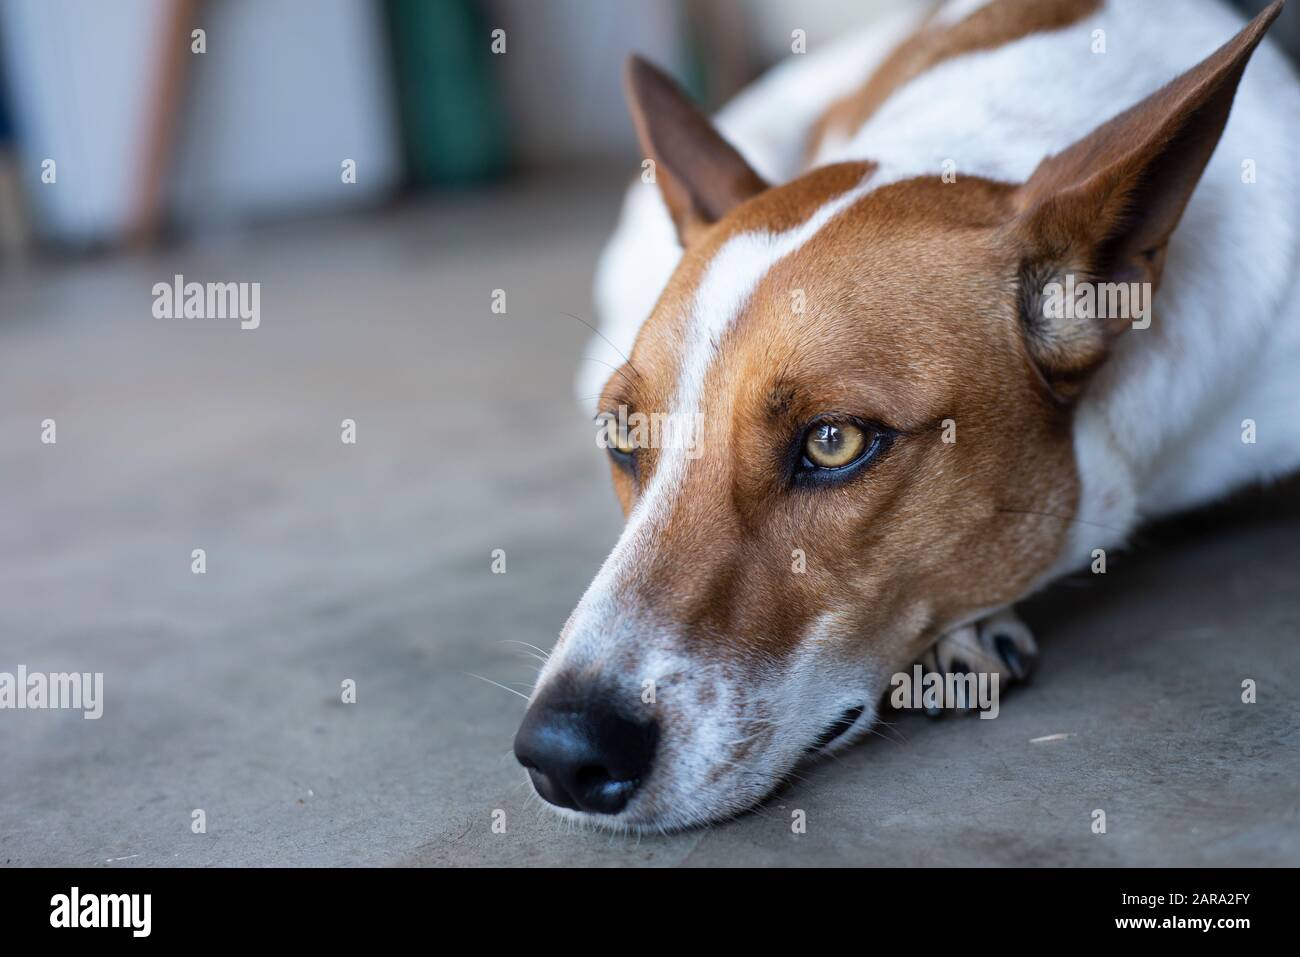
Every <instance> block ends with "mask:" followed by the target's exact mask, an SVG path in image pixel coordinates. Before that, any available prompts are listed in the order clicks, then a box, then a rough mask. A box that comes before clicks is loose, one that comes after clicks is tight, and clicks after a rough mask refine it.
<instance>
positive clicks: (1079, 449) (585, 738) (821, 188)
mask: <svg viewBox="0 0 1300 957" xmlns="http://www.w3.org/2000/svg"><path fill="white" fill-rule="evenodd" d="M1280 9H1281V0H1279V2H1278V3H1275V4H1273V5H1272V6H1270V7H1269V8H1268V9H1266V10H1265V11H1264V12H1262V13H1261V14H1260V15H1259V16H1257V17H1256V18H1255V19H1254V20H1252V21H1250V22H1249V23H1248V24H1246V25H1245V26H1244V27H1242V25H1241V20H1240V19H1239V18H1238V17H1237V16H1236V15H1235V14H1233V13H1231V12H1230V11H1229V10H1228V9H1227V8H1225V7H1222V6H1220V5H1219V3H1218V2H1216V0H1177V2H1174V0H1170V2H1163V3H1161V4H1160V5H1159V6H1158V11H1157V7H1156V5H1154V4H1152V3H1150V2H1148V0H988V2H970V0H956V2H953V3H949V4H947V5H945V6H942V7H940V8H938V9H937V10H935V11H931V12H926V13H922V14H919V15H918V16H917V17H915V18H911V19H909V18H900V19H897V20H895V21H893V22H891V23H890V24H887V25H886V26H885V27H873V28H872V29H871V30H869V31H867V32H865V33H864V34H863V35H861V36H852V37H849V38H847V39H845V40H844V41H842V42H841V43H839V44H837V45H836V46H834V47H833V48H830V49H827V50H826V51H824V52H821V53H810V54H806V55H804V56H795V57H792V58H791V59H790V60H789V61H788V62H787V63H785V64H782V65H781V66H779V67H778V68H776V69H775V70H773V71H772V72H771V73H769V74H768V75H767V76H765V77H763V78H762V79H760V80H759V81H758V82H757V83H756V84H755V85H753V86H752V87H750V88H749V89H747V90H746V91H744V92H743V93H742V94H741V95H740V96H739V97H737V98H736V100H734V101H733V102H732V104H730V105H729V106H728V107H727V108H726V109H724V110H723V111H722V113H721V114H720V115H719V116H718V118H717V123H716V126H715V125H714V123H711V122H710V121H709V120H708V119H707V118H706V117H705V116H704V115H703V114H701V113H700V112H699V111H698V110H697V109H696V108H695V107H694V106H693V105H692V104H691V102H690V101H689V100H688V98H687V97H686V96H685V95H684V94H683V92H682V91H681V90H680V89H679V88H678V87H677V86H676V84H674V83H673V81H672V80H671V79H670V78H669V77H667V76H666V75H665V74H664V73H662V72H660V71H659V70H658V69H656V68H655V67H653V66H652V65H650V64H649V63H647V62H645V61H643V60H640V59H637V58H633V59H632V60H631V61H630V62H629V65H628V68H627V73H626V86H627V92H628V98H629V102H630V107H631V113H632V118H633V121H634V125H635V127H636V130H637V133H638V136H639V139H640V143H641V146H642V150H643V152H644V156H645V159H646V162H645V164H644V166H643V170H644V172H643V175H642V177H641V179H640V180H638V181H637V182H635V183H634V184H633V185H632V187H631V189H630V190H629V192H628V195H627V197H626V200H625V203H624V209H623V213H622V218H621V221H620V224H619V226H618V229H617V231H616V233H615V235H614V237H613V239H612V240H611V242H610V243H609V245H608V246H607V248H606V250H605V252H604V253H603V255H602V258H601V262H600V264H599V267H598V272H597V280H596V302H597V308H598V310H599V312H600V318H601V325H602V329H601V336H600V339H601V341H602V343H608V346H609V348H610V349H612V350H613V352H612V353H611V354H613V355H617V356H618V357H619V358H618V359H617V368H616V369H615V371H614V374H613V375H612V376H608V379H607V381H605V382H604V383H603V386H600V387H599V391H600V400H599V404H598V412H599V413H600V415H599V416H598V419H599V421H600V422H601V426H599V427H598V434H599V435H600V436H601V437H602V441H603V444H605V445H607V446H608V455H609V459H610V471H611V474H612V477H613V484H614V488H615V490H616V493H617V495H618V498H619V500H620V502H621V504H622V507H623V510H624V513H625V515H626V519H627V522H626V526H625V528H624V530H623V532H622V534H621V536H620V538H619V539H618V542H617V544H616V545H615V546H614V549H613V551H612V553H611V554H610V555H609V557H608V558H607V560H606V561H605V562H604V564H603V565H602V566H601V568H600V571H599V573H598V574H597V575H596V577H595V580H594V581H593V582H592V583H591V585H590V587H589V588H588V589H587V591H586V593H585V594H584V595H583V596H582V598H581V600H580V601H579V603H578V605H577V607H576V609H575V610H574V612H573V614H572V615H571V617H570V618H569V619H568V621H567V623H566V624H565V625H564V628H563V630H562V633H561V635H560V637H559V640H558V642H557V644H556V646H555V649H554V652H553V653H552V654H551V655H550V657H549V659H548V660H547V662H546V663H545V665H544V666H543V668H542V670H541V672H540V674H539V677H538V680H537V683H536V687H535V689H534V692H533V694H532V696H531V698H530V704H529V707H528V710H527V713H526V715H525V717H524V720H523V723H522V725H521V726H520V728H519V731H518V734H517V736H516V738H515V753H516V756H517V758H518V760H519V761H520V763H521V764H522V765H523V766H524V768H526V769H527V773H528V775H529V777H530V779H531V781H532V784H533V787H534V788H535V789H536V791H537V793H538V794H539V795H540V796H541V797H542V798H543V799H544V800H545V801H546V802H547V803H549V804H551V805H554V806H555V808H556V809H557V810H558V812H559V813H560V814H561V815H563V816H565V817H567V818H569V819H572V820H577V821H582V822H587V823H591V824H595V825H599V826H604V827H608V828H611V829H615V830H626V831H637V832H640V831H668V830H673V829H678V828H684V827H690V826H695V825H703V824H708V823H712V822H716V821H720V820H723V819H725V818H728V817H730V816H733V815H735V814H737V813H740V812H743V811H745V810H747V809H749V808H751V807H753V806H754V805H755V804H757V803H759V802H761V801H762V800H763V798H764V797H765V796H767V795H768V794H770V793H771V792H772V791H773V790H774V789H776V788H777V787H778V786H779V785H780V784H781V783H782V782H783V781H784V780H785V779H786V778H787V776H788V775H789V774H790V772H791V770H792V769H793V768H795V767H796V766H797V765H799V764H800V763H801V762H802V761H804V760H805V759H806V758H807V757H808V756H809V755H810V754H811V753H818V752H825V751H834V750H837V749H840V748H844V747H847V746H848V745H849V744H851V743H852V742H853V741H855V740H857V739H858V738H860V737H861V736H863V735H864V734H866V733H867V732H868V730H869V729H870V728H871V726H872V724H873V723H874V722H875V721H876V720H877V718H878V716H879V715H880V713H881V709H882V707H883V706H884V702H883V699H884V697H885V695H886V693H887V691H888V689H889V686H890V682H891V676H892V675H895V674H897V673H899V672H900V670H901V669H907V668H909V667H910V666H911V665H912V664H913V663H914V662H921V663H923V665H924V668H925V669H926V671H927V672H939V673H952V672H979V673H985V674H994V675H997V676H998V677H999V678H1000V679H1001V681H1002V683H1003V684H1007V683H1010V682H1013V681H1015V680H1019V679H1023V677H1024V676H1025V675H1026V674H1027V672H1028V671H1029V669H1030V667H1031V665H1032V664H1033V661H1034V658H1035V656H1036V654H1037V649H1036V647H1035V644H1034V639H1033V637H1032V635H1031V634H1030V633H1029V631H1028V629H1027V628H1026V627H1025V626H1024V625H1023V624H1022V623H1021V622H1020V621H1019V620H1018V619H1017V617H1016V616H1015V614H1014V612H1013V611H1012V606H1013V605H1014V603H1015V602H1017V601H1018V600H1020V599H1022V598H1024V597H1025V596H1027V595H1029V594H1030V593H1032V592H1034V591H1035V590H1036V589H1038V588H1040V587H1041V586H1043V585H1044V584H1045V583H1047V582H1049V581H1051V580H1052V579H1054V578H1056V577H1058V576H1060V575H1062V574H1064V573H1067V572H1070V571H1073V570H1077V569H1080V568H1083V567H1087V566H1088V565H1089V563H1090V562H1093V561H1095V560H1096V558H1097V556H1098V555H1104V553H1105V551H1106V550H1108V549H1113V548H1116V547H1118V546H1121V545H1122V544H1123V543H1124V541H1125V538H1126V535H1127V534H1128V533H1129V532H1130V531H1131V530H1132V529H1133V528H1134V527H1135V526H1137V525H1138V524H1139V523H1141V522H1143V521H1145V520H1148V519H1151V518H1154V517H1157V516H1160V515H1164V514H1168V513H1170V512H1174V511H1178V510H1182V509H1187V508H1191V507H1193V506H1196V505H1199V504H1201V503H1205V502H1208V501H1210V500H1212V499H1215V498H1218V497H1220V496H1222V495H1224V494H1225V493H1227V492H1229V491H1231V490H1233V489H1235V488H1237V487H1238V486H1241V485H1243V484H1246V483H1251V482H1258V481H1261V480H1267V479H1269V478H1272V477H1275V476H1280V475H1283V474H1285V473H1288V472H1291V471H1293V470H1295V469H1296V468H1297V467H1300V413H1298V412H1297V410H1300V375H1298V374H1297V370H1300V307H1297V305H1296V302H1297V295H1298V294H1300V282H1298V277H1300V269H1298V268H1297V267H1298V265H1300V256H1298V248H1300V239H1298V236H1297V225H1298V222H1297V221H1298V220H1300V216H1297V209H1298V205H1300V201H1297V199H1296V192H1295V190H1296V185H1297V184H1296V183H1295V182H1293V179H1294V176H1295V173H1294V169H1295V157H1296V156H1297V155H1300V84H1298V83H1297V80H1296V77H1295V75H1294V74H1293V72H1292V71H1291V68H1290V66H1289V64H1288V63H1287V62H1286V61H1285V59H1284V58H1283V57H1282V55H1281V54H1280V53H1279V52H1278V51H1277V50H1275V49H1273V48H1271V46H1270V45H1269V44H1263V45H1261V41H1262V40H1263V38H1264V34H1265V31H1266V30H1267V28H1268V26H1269V25H1270V24H1271V23H1272V22H1273V20H1274V19H1275V18H1276V17H1277V15H1278V13H1279V11H1280ZM1248 64H1249V70H1247V65H1248ZM1084 290H1086V291H1087V294H1086V295H1085V294H1084V292H1083V291H1084ZM1144 290H1145V291H1146V292H1147V293H1149V294H1154V300H1153V302H1152V301H1150V300H1149V299H1148V298H1147V297H1144V296H1143V294H1142V293H1143V291H1144ZM1129 291H1132V293H1133V295H1132V296H1131V297H1129V296H1128V292H1129ZM1120 293H1124V295H1120ZM1125 300H1127V304H1126V302H1125ZM1105 305H1108V308H1104V307H1103V306H1105ZM605 371H606V374H607V373H608V370H605ZM596 389H597V385H596V384H595V383H594V382H593V381H591V380H588V381H586V382H584V383H583V384H582V386H581V387H580V392H582V393H585V394H590V393H592V392H594V391H596ZM629 413H631V416H629ZM638 415H639V416H642V417H643V418H644V417H646V416H653V415H659V416H664V417H666V418H667V420H668V421H672V422H676V423H677V427H676V428H669V429H666V430H662V432H661V433H659V434H656V433H655V432H654V430H643V429H640V428H639V427H638V425H636V424H633V423H632V417H635V416H638ZM611 423H612V424H611ZM647 436H650V438H649V439H647ZM684 436H690V437H691V438H692V440H691V441H686V440H684V438H683V437H684ZM604 440H607V441H604ZM960 703H961V702H954V701H952V700H950V699H945V700H944V705H947V706H951V705H953V704H960Z"/></svg>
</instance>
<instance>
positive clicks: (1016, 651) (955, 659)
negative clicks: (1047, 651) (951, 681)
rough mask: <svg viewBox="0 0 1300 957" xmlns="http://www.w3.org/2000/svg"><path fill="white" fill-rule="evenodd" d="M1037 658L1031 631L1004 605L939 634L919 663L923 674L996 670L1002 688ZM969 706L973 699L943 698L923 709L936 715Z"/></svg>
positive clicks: (1028, 670) (1024, 673)
mask: <svg viewBox="0 0 1300 957" xmlns="http://www.w3.org/2000/svg"><path fill="white" fill-rule="evenodd" d="M1037 661H1038V645H1037V644H1036V643H1035V642H1034V636H1033V634H1032V633H1031V632H1030V631H1029V629H1028V628H1027V627H1026V626H1025V623H1024V622H1022V621H1021V620H1020V618H1019V617H1018V616H1017V615H1016V613H1015V612H1014V611H1012V610H1011V609H1010V608H1005V609H1003V610H1002V611H999V612H995V613H994V614H992V615H990V616H988V617H987V618H983V619H980V620H979V621H976V622H974V623H973V624H969V625H963V626H962V627H960V628H955V629H953V630H952V631H950V632H948V633H947V634H945V635H942V636H941V637H940V638H939V640H938V641H936V642H935V644H934V647H932V648H931V649H930V650H929V651H927V652H926V653H925V654H924V655H922V656H921V660H920V662H919V663H920V665H921V666H922V668H923V669H924V671H925V673H926V674H929V673H930V672H938V673H939V674H940V675H948V674H969V673H970V672H972V671H974V672H982V673H987V674H997V675H998V681H999V684H1000V686H1001V687H1003V688H1005V687H1007V686H1008V685H1011V684H1015V683H1016V682H1023V681H1024V680H1025V679H1026V678H1028V677H1029V675H1030V674H1032V673H1033V670H1034V665H1035V664H1036V663H1037ZM971 710H973V702H962V701H949V700H945V701H944V703H943V707H942V708H927V709H926V712H925V713H926V715H927V716H928V717H931V718H940V717H943V716H944V715H945V714H947V713H949V712H951V711H957V712H960V713H962V714H968V713H970V712H971Z"/></svg>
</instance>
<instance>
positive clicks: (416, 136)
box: [388, 0, 508, 185]
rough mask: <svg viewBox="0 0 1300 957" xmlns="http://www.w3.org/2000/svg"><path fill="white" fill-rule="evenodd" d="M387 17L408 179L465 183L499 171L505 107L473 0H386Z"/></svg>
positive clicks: (486, 31) (503, 148)
mask: <svg viewBox="0 0 1300 957" xmlns="http://www.w3.org/2000/svg"><path fill="white" fill-rule="evenodd" d="M388 24H389V36H390V38H391V43H392V49H393V64H394V72H395V74H396V78H397V103H398V113H399V116H400V117H401V125H402V141H403V147H404V150H405V153H406V162H407V168H408V170H409V172H410V176H411V180H412V181H413V182H414V183H416V184H417V185H430V184H437V183H467V182H475V181H479V180H483V179H486V178H489V177H491V176H493V175H495V174H496V173H498V172H500V171H501V170H502V169H503V168H504V167H505V165H506V161H507V158H508V147H507V143H506V135H505V110H504V108H503V106H502V103H501V100H500V98H499V96H498V94H497V89H496V85H495V84H494V83H493V80H492V63H491V62H490V61H491V60H492V52H491V43H492V37H491V30H490V29H488V27H487V26H486V25H485V24H484V23H483V21H482V18H481V17H480V16H479V8H478V4H477V3H476V2H475V0H388Z"/></svg>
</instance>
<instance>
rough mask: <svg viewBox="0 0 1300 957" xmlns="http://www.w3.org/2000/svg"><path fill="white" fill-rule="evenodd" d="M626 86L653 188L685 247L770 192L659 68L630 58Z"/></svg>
mask: <svg viewBox="0 0 1300 957" xmlns="http://www.w3.org/2000/svg"><path fill="white" fill-rule="evenodd" d="M624 83H625V85H626V87H627V99H628V105H629V107H630V108H631V111H632V122H633V123H634V124H635V125H636V132H637V136H638V138H639V139H640V141H641V149H642V150H643V151H644V152H645V155H646V156H647V157H648V158H649V159H650V160H652V161H653V162H654V177H655V182H656V183H658V185H659V191H660V192H661V193H662V194H663V198H664V202H665V203H667V204H668V211H669V213H670V214H671V215H672V218H673V222H674V223H676V224H677V235H678V237H679V238H680V239H681V241H682V245H683V246H685V245H687V244H688V243H689V242H690V240H691V239H692V238H693V237H694V236H696V235H698V233H699V231H700V230H701V229H703V228H705V227H707V226H708V225H709V224H711V223H714V222H716V221H717V220H719V219H721V218H722V217H723V216H724V215H725V214H726V213H727V211H728V210H729V209H731V208H732V207H733V206H735V205H737V204H738V203H740V202H742V201H744V200H746V199H748V198H749V197H750V196H753V195H754V194H756V193H760V192H762V191H763V190H765V189H766V188H767V184H766V183H765V182H763V179H762V177H760V176H759V175H758V174H757V173H755V172H754V171H753V170H752V169H750V167H749V164H748V163H746V162H745V160H744V158H743V157H741V155H740V154H739V153H737V152H736V150H735V148H734V147H733V146H732V145H731V144H730V143H728V142H727V141H726V140H724V139H723V138H722V136H721V135H720V134H719V133H718V131H717V130H715V129H714V128H713V124H712V123H710V122H709V120H708V118H707V117H705V116H704V115H703V114H702V113H701V112H700V111H699V110H698V109H696V108H695V106H694V105H693V104H692V103H691V101H690V100H689V99H687V97H686V94H685V93H683V92H682V90H681V88H680V87H679V86H678V85H677V84H676V83H674V82H673V81H672V79H671V78H670V77H668V76H667V75H666V74H665V73H664V72H663V71H662V70H660V69H659V68H658V67H656V66H654V65H652V64H650V63H648V62H647V61H645V60H643V59H641V58H640V57H638V56H632V57H629V58H628V61H627V67H626V68H625V70H624Z"/></svg>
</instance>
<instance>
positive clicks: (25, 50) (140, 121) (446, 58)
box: [0, 0, 906, 253]
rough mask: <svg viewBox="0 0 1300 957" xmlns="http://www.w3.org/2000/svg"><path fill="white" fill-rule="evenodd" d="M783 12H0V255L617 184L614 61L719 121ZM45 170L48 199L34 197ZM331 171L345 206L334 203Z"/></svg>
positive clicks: (671, 4)
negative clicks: (46, 163)
mask: <svg viewBox="0 0 1300 957" xmlns="http://www.w3.org/2000/svg"><path fill="white" fill-rule="evenodd" d="M905 2H906V0H866V2H858V3H844V2H834V0H816V2H806V3H800V4H799V5H798V10H797V17H795V20H797V24H798V26H797V28H798V29H801V30H803V31H805V35H806V38H807V43H808V44H809V45H810V46H811V47H812V48H813V49H816V47H817V46H818V45H819V44H821V43H824V42H826V41H828V40H830V39H832V38H833V37H835V36H837V35H838V34H840V33H842V32H843V31H844V30H846V29H848V28H849V27H851V26H854V25H857V24H859V23H862V22H867V21H869V20H870V19H871V18H873V17H875V16H879V15H881V14H882V13H884V12H885V11H886V10H888V9H889V8H893V7H898V6H900V5H903V4H904V3H905ZM794 12H795V10H794V9H793V7H792V5H790V4H788V3H781V2H780V0H749V2H742V0H696V2H690V3H686V2H677V0H660V2H652V3H601V2H598V0H547V2H543V3H538V2H535V0H114V2H112V3H96V2H93V0H5V3H4V4H2V5H0V37H3V44H2V47H0V52H2V53H3V62H4V69H3V92H4V96H3V100H4V102H5V104H6V118H5V120H4V121H3V122H4V125H3V126H0V155H4V156H5V160H4V166H5V173H4V174H3V175H4V176H5V180H6V182H5V184H4V187H3V188H4V190H5V192H4V194H3V195H4V199H5V202H4V204H3V215H4V220H3V222H2V223H0V234H3V236H4V237H5V243H6V247H7V249H8V250H9V251H10V252H11V253H13V252H15V251H20V250H23V249H28V248H32V247H34V246H35V247H38V248H45V247H48V246H53V247H64V248H69V247H70V248H78V247H82V248H84V247H94V246H101V245H113V244H118V243H122V242H125V241H131V240H135V241H140V240H150V239H154V238H157V237H158V236H159V235H165V236H183V235H191V234H194V233H199V232H202V231H206V230H213V229H219V228H229V227H231V226H237V225H243V224H247V223H256V222H263V221H267V220H272V219H276V218H282V217H289V216H301V215H303V214H320V213H326V212H335V211H347V210H350V211H356V210H358V209H360V208H365V207H373V206H375V205H376V204H379V203H384V202H389V201H392V200H393V199H394V198H396V197H402V196H410V195H412V194H413V193H416V192H418V191H421V190H428V189H436V188H440V187H441V188H447V187H466V186H475V185H477V186H482V185H484V184H488V183H492V182H496V181H500V180H502V179H505V178H509V177H516V176H521V175H526V174H529V173H535V172H539V171H547V170H554V169H557V168H560V167H567V168H569V169H572V168H573V167H575V166H585V167H591V166H598V165H610V164H613V163H620V164H624V165H625V166H626V165H627V164H628V162H629V160H630V159H631V158H632V149H633V140H632V136H631V127H630V124H629V123H628V120H627V114H626V111H625V108H624V104H623V97H622V90H621V87H620V83H619V78H620V68H621V65H622V62H623V60H624V58H625V57H626V55H627V54H628V53H629V52H630V51H632V50H637V51H640V52H642V53H644V54H646V55H648V56H650V57H651V58H653V59H654V60H656V61H658V62H660V63H662V64H664V65H665V66H667V67H669V68H671V69H672V71H673V72H674V73H675V74H676V75H677V76H679V77H682V78H683V79H684V81H685V82H686V84H687V85H688V86H689V88H690V89H691V90H692V92H693V93H695V94H696V95H697V96H698V97H699V99H700V100H701V101H702V102H704V103H706V104H709V105H712V106H716V105H719V104H720V103H721V102H722V101H723V100H725V98H726V97H727V96H728V95H729V94H731V93H732V92H734V91H735V90H736V89H737V88H738V87H739V86H740V85H741V84H743V83H744V82H745V81H747V80H748V79H750V78H751V77H753V76H754V75H755V74H756V73H757V72H758V71H759V70H760V69H761V68H762V67H764V66H765V65H767V64H769V63H771V62H773V61H775V60H777V59H779V58H780V57H781V56H782V55H783V54H785V53H788V52H789V49H790V44H791V30H792V29H795V27H794V26H792V24H793V23H794V20H792V18H791V15H792V14H793V13H794ZM196 30H199V31H202V34H196V33H195V32H194V31H196ZM495 31H504V34H497V33H496V32H495ZM498 37H499V39H498ZM199 50H203V51H204V52H202V54H201V55H200V54H199V53H198V52H197V51H199ZM48 157H55V158H57V162H58V170H57V172H58V176H59V188H58V189H53V190H52V189H42V188H41V186H42V185H49V184H43V183H42V182H41V179H40V173H41V161H42V160H43V159H45V158H48ZM344 159H352V160H354V161H355V162H356V167H357V170H358V176H357V182H356V184H354V186H355V188H352V189H341V188H339V187H340V175H339V172H340V170H339V164H340V163H341V162H342V160H344Z"/></svg>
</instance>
